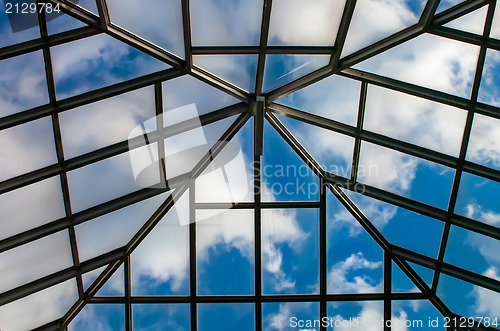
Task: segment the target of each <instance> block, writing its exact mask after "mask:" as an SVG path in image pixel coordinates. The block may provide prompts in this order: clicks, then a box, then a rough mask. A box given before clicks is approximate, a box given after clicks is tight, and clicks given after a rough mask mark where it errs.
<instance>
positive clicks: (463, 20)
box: [443, 6, 488, 35]
mask: <svg viewBox="0 0 500 331" xmlns="http://www.w3.org/2000/svg"><path fill="white" fill-rule="evenodd" d="M487 13H488V6H483V7H481V8H480V9H477V10H475V11H473V12H471V13H468V14H466V15H464V16H461V17H459V18H457V19H454V20H453V21H451V22H449V23H447V24H445V25H443V26H445V27H448V28H453V29H457V30H461V31H465V32H470V33H475V34H479V35H482V34H483V30H484V22H485V20H486V14H487Z"/></svg>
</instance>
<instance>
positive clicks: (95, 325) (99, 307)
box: [68, 303, 125, 331]
mask: <svg viewBox="0 0 500 331" xmlns="http://www.w3.org/2000/svg"><path fill="white" fill-rule="evenodd" d="M68 330H70V331H88V330H125V305H123V304H116V303H115V304H87V305H86V306H85V307H84V308H83V309H82V311H81V312H80V313H79V314H78V315H76V317H75V319H74V320H73V321H71V323H70V324H69V326H68Z"/></svg>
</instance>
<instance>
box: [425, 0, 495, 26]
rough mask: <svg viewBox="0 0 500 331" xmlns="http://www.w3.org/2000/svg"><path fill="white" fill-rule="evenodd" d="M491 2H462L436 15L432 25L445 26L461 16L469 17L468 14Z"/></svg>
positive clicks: (480, 0) (484, 0)
mask: <svg viewBox="0 0 500 331" xmlns="http://www.w3.org/2000/svg"><path fill="white" fill-rule="evenodd" d="M490 2H491V0H469V1H462V2H460V3H459V4H457V5H455V6H453V7H451V8H448V9H447V10H445V11H443V12H441V13H439V14H436V15H435V16H434V19H433V21H432V25H443V24H446V23H449V22H451V21H453V20H454V19H457V18H459V17H461V16H464V15H467V14H468V13H471V12H473V11H474V10H477V9H479V8H481V7H483V6H485V5H487V4H488V3H490Z"/></svg>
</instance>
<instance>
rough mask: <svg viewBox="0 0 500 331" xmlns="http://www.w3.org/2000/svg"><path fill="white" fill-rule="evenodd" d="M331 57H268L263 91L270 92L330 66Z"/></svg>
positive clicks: (286, 55) (282, 55) (273, 55)
mask: <svg viewBox="0 0 500 331" xmlns="http://www.w3.org/2000/svg"><path fill="white" fill-rule="evenodd" d="M329 61H330V55H297V54H270V55H266V66H265V69H264V85H263V91H264V92H268V91H270V90H273V89H275V88H277V87H280V86H282V85H285V84H288V83H290V82H292V81H294V80H296V79H297V78H300V77H302V76H305V75H307V74H309V73H311V72H313V71H315V70H318V69H320V68H322V67H325V66H327V65H328V63H329Z"/></svg>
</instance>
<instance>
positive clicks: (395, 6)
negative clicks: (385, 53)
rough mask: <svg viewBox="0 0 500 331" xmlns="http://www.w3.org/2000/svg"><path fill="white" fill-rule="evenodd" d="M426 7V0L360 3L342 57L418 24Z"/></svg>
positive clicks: (373, 0) (361, 1)
mask: <svg viewBox="0 0 500 331" xmlns="http://www.w3.org/2000/svg"><path fill="white" fill-rule="evenodd" d="M424 4H425V2H424V1H418V0H412V1H389V2H386V1H378V0H358V1H357V2H356V7H355V8H354V13H353V16H352V20H351V23H350V25H349V31H348V32H347V37H346V41H345V44H344V47H343V49H342V57H344V56H346V55H349V54H352V53H354V52H356V51H358V50H360V49H361V48H363V47H366V46H368V45H371V44H373V43H375V42H377V41H379V40H382V39H384V38H385V37H389V36H390V35H392V34H394V33H396V32H398V31H401V30H403V29H405V28H407V27H409V26H411V25H413V24H416V23H417V22H418V19H419V17H420V14H421V13H422V10H423V6H424ZM382 22H383V23H382Z"/></svg>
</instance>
